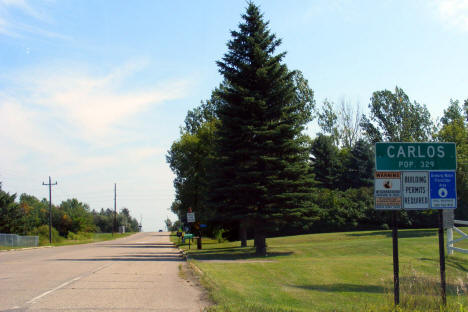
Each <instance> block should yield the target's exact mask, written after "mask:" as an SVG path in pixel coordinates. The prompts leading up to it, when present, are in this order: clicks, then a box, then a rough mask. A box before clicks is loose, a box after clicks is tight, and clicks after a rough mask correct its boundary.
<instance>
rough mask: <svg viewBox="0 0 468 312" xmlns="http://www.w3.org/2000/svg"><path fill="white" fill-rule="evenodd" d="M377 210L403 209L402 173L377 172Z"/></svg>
mask: <svg viewBox="0 0 468 312" xmlns="http://www.w3.org/2000/svg"><path fill="white" fill-rule="evenodd" d="M374 183H375V184H374V185H375V187H374V193H375V194H374V195H375V209H382V210H400V209H401V174H400V172H385V171H377V172H376V173H375V180H374Z"/></svg>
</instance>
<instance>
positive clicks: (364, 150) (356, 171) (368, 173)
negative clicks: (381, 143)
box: [347, 139, 375, 188]
mask: <svg viewBox="0 0 468 312" xmlns="http://www.w3.org/2000/svg"><path fill="white" fill-rule="evenodd" d="M374 159H375V155H374V151H373V149H372V145H371V144H369V143H368V142H366V141H365V140H363V139H360V140H358V141H357V142H356V143H355V144H354V146H353V147H352V148H351V151H350V159H349V162H348V164H347V168H348V173H349V175H350V177H349V178H348V180H349V181H351V183H350V185H351V186H352V187H354V188H359V187H365V186H372V185H373V182H374V166H375V161H374Z"/></svg>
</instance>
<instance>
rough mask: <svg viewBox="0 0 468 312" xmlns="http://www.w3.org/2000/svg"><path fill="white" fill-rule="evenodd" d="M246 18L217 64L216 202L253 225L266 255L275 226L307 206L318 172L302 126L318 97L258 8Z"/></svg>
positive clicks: (227, 214) (213, 190)
mask: <svg viewBox="0 0 468 312" xmlns="http://www.w3.org/2000/svg"><path fill="white" fill-rule="evenodd" d="M242 19H243V21H242V23H241V24H240V25H239V31H232V32H231V35H232V39H231V40H230V41H229V42H228V44H227V46H228V52H227V53H226V54H225V55H224V57H223V59H222V61H219V62H217V64H218V66H219V71H220V73H221V74H222V75H223V77H224V81H223V86H222V88H221V89H220V90H219V96H220V97H221V99H222V100H221V101H220V102H219V103H221V105H219V106H218V107H217V115H218V117H219V119H220V121H221V126H220V127H219V129H218V131H217V134H216V136H217V142H216V146H217V155H218V159H217V161H216V164H215V165H214V167H213V168H214V170H213V179H212V183H211V195H212V197H211V204H212V205H213V206H215V208H217V210H218V211H219V214H220V215H222V216H223V217H224V220H227V221H230V222H233V221H234V222H238V223H242V224H250V225H251V226H253V227H254V230H255V245H256V251H257V254H260V255H265V254H266V244H265V235H266V234H267V233H268V232H269V231H270V229H271V228H272V226H274V225H277V224H278V223H279V222H288V220H292V219H293V218H297V217H300V216H301V215H302V214H303V212H304V211H305V209H306V208H307V207H308V206H309V205H310V200H311V198H310V197H311V187H312V184H313V176H312V173H311V172H310V166H308V163H307V161H308V147H307V138H306V136H304V135H302V130H303V129H304V125H305V124H306V123H307V122H308V121H310V120H311V118H312V114H311V108H312V107H313V105H314V101H313V93H312V92H311V90H310V89H309V90H310V91H309V92H308V93H307V92H305V93H304V92H301V90H300V88H298V87H297V83H296V84H295V81H296V80H295V79H296V78H297V77H298V76H297V72H294V71H289V70H288V68H287V66H286V65H284V64H282V59H283V58H284V56H285V53H279V54H275V50H276V48H277V47H278V46H279V45H280V44H281V40H279V39H276V36H275V35H274V34H271V33H270V30H269V28H268V22H265V21H264V20H263V15H262V14H261V13H260V11H259V8H258V7H257V6H255V5H254V4H252V3H249V4H248V8H247V11H246V14H244V15H243V16H242ZM300 77H302V76H300ZM302 82H303V81H302ZM305 94H306V95H307V99H306V100H304V98H303V96H304V95H305ZM270 232H271V231H270Z"/></svg>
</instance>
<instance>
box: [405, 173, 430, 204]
mask: <svg viewBox="0 0 468 312" xmlns="http://www.w3.org/2000/svg"><path fill="white" fill-rule="evenodd" d="M402 180H403V185H402V186H403V187H402V189H403V208H405V209H428V208H429V177H428V172H427V171H404V172H403V179H402Z"/></svg>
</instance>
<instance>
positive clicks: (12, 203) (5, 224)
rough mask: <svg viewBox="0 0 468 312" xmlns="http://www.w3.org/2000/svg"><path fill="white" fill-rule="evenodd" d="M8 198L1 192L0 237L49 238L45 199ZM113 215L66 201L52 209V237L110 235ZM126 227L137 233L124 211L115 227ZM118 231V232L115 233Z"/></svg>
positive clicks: (106, 210) (135, 222) (85, 205)
mask: <svg viewBox="0 0 468 312" xmlns="http://www.w3.org/2000/svg"><path fill="white" fill-rule="evenodd" d="M16 199H17V196H16V194H9V193H7V192H5V191H3V190H2V189H1V188H0V233H6V234H9V233H11V234H21V235H39V236H41V237H44V238H47V239H48V235H49V230H48V224H49V202H48V201H47V199H45V198H44V199H42V200H39V199H38V198H36V197H34V196H32V195H28V194H21V195H20V196H19V198H18V200H16ZM113 224H114V211H113V210H111V209H101V210H100V211H96V210H91V209H90V208H89V206H88V205H87V204H85V203H82V202H80V201H78V200H77V199H75V198H73V199H67V200H65V201H62V202H61V203H60V204H59V205H52V226H53V233H54V237H57V238H59V237H58V236H61V237H66V238H72V239H73V237H75V236H76V235H77V234H78V235H79V234H80V233H92V232H103V233H110V232H112V229H113ZM120 225H125V226H126V231H127V232H138V231H139V224H138V221H137V220H136V219H135V218H133V217H132V216H131V215H130V211H129V210H128V209H127V208H123V209H121V211H120V212H118V213H117V215H116V226H120ZM115 230H116V231H117V230H118V229H117V228H116V229H115Z"/></svg>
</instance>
